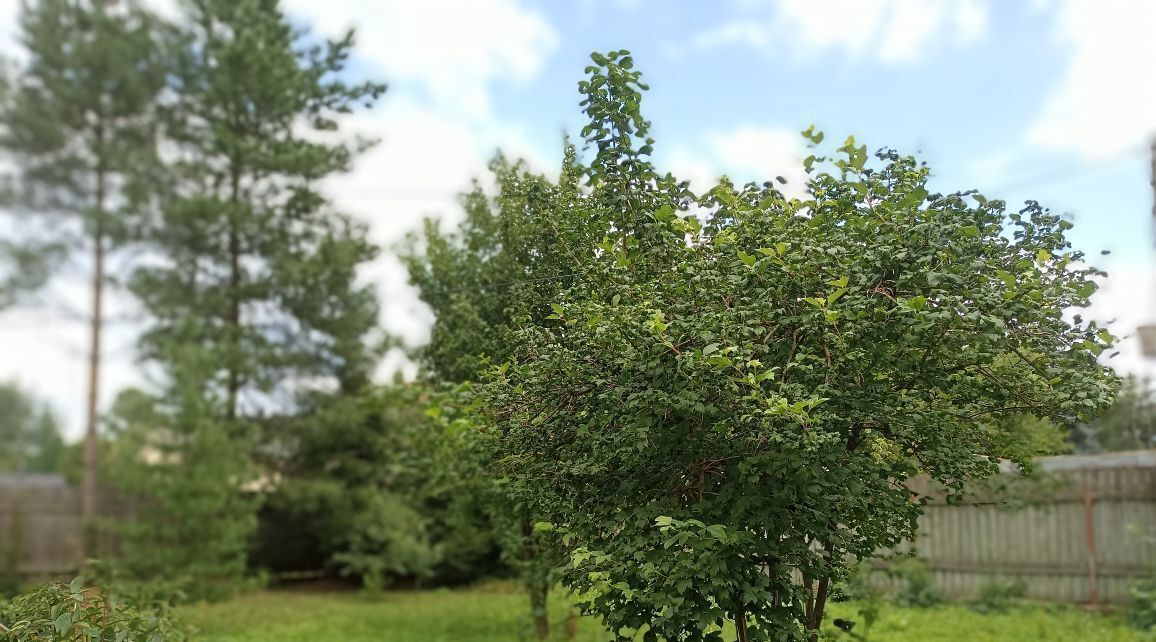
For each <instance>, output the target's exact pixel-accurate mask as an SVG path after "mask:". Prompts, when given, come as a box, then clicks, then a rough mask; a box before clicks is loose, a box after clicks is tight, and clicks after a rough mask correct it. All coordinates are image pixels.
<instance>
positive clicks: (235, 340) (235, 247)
mask: <svg viewBox="0 0 1156 642" xmlns="http://www.w3.org/2000/svg"><path fill="white" fill-rule="evenodd" d="M231 172H232V183H231V185H230V188H231V191H230V201H231V203H230V204H231V210H230V212H229V318H228V324H229V328H228V333H229V337H230V341H229V343H228V348H229V350H230V352H231V354H228V355H226V359H225V362H226V364H227V365H226V367H227V368H228V370H229V374H228V382H227V383H226V387H227V392H226V395H227V399H226V406H225V417H226V418H227V419H229V420H230V421H232V420H233V419H235V418H236V417H237V396H238V395H239V394H240V390H241V373H240V372H238V371H237V368H238V365H237V362H238V354H237V353H238V352H239V350H240V342H241V293H240V289H241V240H240V234H239V233H238V231H237V225H238V223H239V221H238V220H237V219H238V218H239V216H238V214H237V208H238V207H239V204H240V202H241V170H240V168H239V167H237V165H236V164H234V166H233V168H232V170H231Z"/></svg>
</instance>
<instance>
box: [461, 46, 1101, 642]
mask: <svg viewBox="0 0 1156 642" xmlns="http://www.w3.org/2000/svg"><path fill="white" fill-rule="evenodd" d="M593 59H594V65H593V66H591V67H590V68H588V70H587V71H588V73H589V76H588V78H587V79H586V80H584V81H583V82H581V83H580V85H579V86H580V90H581V92H582V93H583V96H584V101H583V107H584V109H585V112H586V114H587V116H588V117H589V124H588V125H587V126H586V127H585V128H584V130H583V135H584V136H585V137H586V139H587V142H588V143H589V144H590V146H591V147H592V149H593V150H594V155H593V158H591V159H590V161H589V164H588V167H587V171H586V175H587V179H588V184H589V186H590V193H589V196H588V197H587V198H585V199H583V205H582V206H581V207H582V209H583V214H582V216H580V217H579V218H582V219H586V220H591V219H592V220H595V221H598V223H599V224H600V226H601V234H600V235H599V236H600V237H601V238H602V240H601V241H600V242H598V243H592V244H589V245H586V246H581V247H573V248H572V250H573V251H575V252H578V253H580V254H579V256H581V257H583V263H584V265H585V266H586V271H585V272H584V274H583V275H582V277H581V278H580V279H578V280H577V281H576V282H575V283H574V284H572V285H570V286H569V287H567V288H566V289H564V290H563V291H561V292H560V293H559V294H558V298H557V300H556V301H554V302H553V304H552V305H551V310H552V317H553V319H552V321H553V323H551V324H539V323H521V324H519V326H518V327H517V328H516V329H515V330H514V334H515V336H516V341H517V345H516V350H515V352H514V356H513V358H512V359H511V362H510V363H509V364H508V365H504V366H502V367H498V368H495V369H494V370H493V371H492V372H491V374H490V377H489V379H488V381H487V382H486V383H485V384H484V385H483V386H480V387H479V388H478V397H477V399H476V404H475V406H474V408H475V412H476V414H477V418H478V421H479V422H480V425H481V429H482V431H483V432H484V434H485V435H487V436H488V438H489V446H490V447H491V448H492V453H493V454H492V456H493V458H494V459H493V460H494V461H495V462H496V464H497V465H499V466H500V469H501V470H502V472H503V473H504V474H505V475H507V476H508V478H509V479H510V481H511V488H512V490H513V492H514V493H515V496H517V497H520V498H524V500H525V501H527V502H532V503H533V504H534V505H538V506H553V507H555V509H554V510H553V511H552V514H553V515H554V516H555V519H554V520H553V523H550V524H541V525H540V526H539V529H540V530H543V531H545V532H552V533H555V534H557V535H558V538H559V539H560V540H561V541H563V542H564V543H568V544H569V545H570V547H571V559H570V564H569V565H568V567H567V568H566V570H565V574H564V577H563V579H564V581H565V582H566V583H567V584H568V585H569V586H570V587H572V588H574V589H576V591H577V594H578V596H579V600H580V603H581V604H582V605H583V607H584V608H585V609H586V610H587V611H588V612H590V613H593V614H597V615H599V616H601V618H602V619H603V621H604V623H605V624H606V626H607V627H608V628H609V630H610V631H612V632H613V633H614V634H615V635H616V636H617V637H618V639H623V640H625V639H630V638H631V637H632V636H634V635H636V634H638V633H639V632H642V637H643V639H647V640H656V639H666V640H721V639H722V636H723V627H724V625H726V624H727V623H728V622H732V623H733V624H734V626H735V629H736V631H737V639H738V640H740V641H745V640H772V639H774V640H785V639H804V638H808V637H810V638H811V639H816V638H817V636H818V631H819V629H820V625H821V623H822V621H823V616H824V611H825V608H826V601H827V598H828V595H829V592H830V587H831V585H832V582H835V581H838V580H841V579H843V578H844V577H845V576H846V574H847V571H848V568H849V565H850V564H851V563H853V562H855V561H857V560H863V559H865V558H870V557H872V556H873V555H874V554H875V552H876V551H877V550H879V549H881V548H886V547H889V546H893V545H895V544H897V543H899V542H900V541H902V540H904V539H905V538H908V537H910V536H911V535H913V533H914V530H915V527H916V518H917V517H918V515H919V513H920V503H919V502H918V501H912V498H911V496H910V494H909V491H908V490H907V489H906V488H905V486H904V485H903V483H902V480H904V479H906V478H907V477H909V476H911V475H913V474H915V473H918V472H923V473H926V474H928V475H930V476H931V477H932V478H933V479H934V480H936V481H937V482H939V483H941V484H943V485H945V486H946V487H947V488H949V489H951V490H953V491H958V490H959V489H961V488H962V485H963V484H964V482H966V481H967V480H970V479H974V478H980V477H986V476H988V475H990V474H992V473H993V472H994V470H995V467H996V464H995V463H994V456H995V455H997V454H1002V453H995V452H992V448H991V444H992V443H993V440H992V439H991V438H990V436H989V434H988V429H987V424H989V423H990V422H994V421H998V420H1000V419H1001V418H1004V417H1009V416H1012V415H1022V414H1027V415H1031V416H1036V417H1040V418H1046V419H1049V420H1052V421H1056V422H1060V423H1064V424H1068V423H1071V422H1072V421H1075V420H1078V419H1080V418H1085V417H1088V416H1090V415H1091V414H1093V413H1095V412H1096V411H1098V410H1099V409H1100V408H1102V407H1103V406H1105V405H1106V404H1107V403H1108V401H1109V400H1110V398H1111V396H1112V394H1113V390H1114V388H1115V383H1116V382H1115V379H1114V377H1113V376H1111V375H1110V373H1109V371H1107V370H1106V369H1105V368H1103V367H1102V366H1100V365H1098V364H1097V362H1096V357H1097V356H1098V355H1099V353H1100V352H1101V350H1102V349H1103V348H1105V347H1106V346H1107V345H1109V344H1111V342H1112V341H1113V337H1112V336H1111V335H1110V334H1109V333H1108V332H1106V331H1103V330H1101V329H1098V328H1096V327H1095V325H1094V324H1088V323H1085V322H1083V321H1082V319H1080V318H1079V317H1076V318H1074V320H1072V321H1068V320H1067V318H1066V316H1065V314H1064V313H1065V311H1066V310H1068V309H1069V308H1073V307H1075V308H1079V307H1082V306H1086V305H1087V304H1088V297H1089V296H1090V295H1091V294H1092V293H1093V291H1094V290H1095V288H1096V286H1095V283H1094V281H1093V277H1094V276H1096V275H1098V274H1100V273H1099V272H1098V271H1096V270H1095V269H1093V268H1091V267H1089V266H1087V265H1086V264H1085V263H1083V261H1082V259H1083V256H1082V254H1081V253H1079V252H1075V251H1072V249H1071V247H1070V245H1069V243H1068V242H1067V240H1066V239H1065V236H1064V232H1065V229H1066V228H1068V227H1069V226H1070V224H1069V223H1067V222H1066V221H1063V220H1061V219H1060V218H1059V217H1057V216H1054V215H1052V214H1050V213H1048V212H1047V211H1046V210H1044V209H1043V208H1041V207H1040V206H1039V205H1037V204H1035V203H1028V204H1027V206H1026V207H1025V208H1024V209H1023V210H1021V211H1019V212H1008V211H1007V210H1006V209H1005V206H1004V204H1003V203H1002V202H999V201H990V200H987V199H985V198H984V197H983V196H982V195H980V194H979V193H976V192H960V193H950V194H935V193H931V192H930V191H929V190H928V189H927V178H928V175H929V169H928V168H927V167H926V166H924V165H922V164H919V163H918V162H916V161H915V160H914V159H913V158H910V157H906V156H902V155H900V154H898V153H896V152H893V151H890V150H883V151H880V152H879V153H878V154H876V155H875V156H874V159H873V158H872V156H871V155H869V154H868V153H867V151H866V148H865V147H864V146H862V145H858V144H856V143H855V142H854V141H853V140H852V139H848V140H847V142H846V143H845V144H844V145H842V146H840V147H839V148H838V150H837V151H835V152H834V153H833V154H832V155H829V156H826V155H820V156H812V157H810V158H808V159H807V160H806V162H805V168H806V169H807V171H808V172H809V181H808V192H809V194H808V195H807V196H806V198H803V199H791V198H787V197H785V196H784V195H783V194H782V193H781V192H780V191H779V190H778V189H777V188H776V184H775V183H773V182H768V183H764V184H761V185H759V184H748V185H745V186H742V187H735V186H733V185H732V184H730V183H729V182H726V181H723V182H722V183H721V184H720V185H718V186H717V187H715V188H714V189H712V190H711V191H710V192H709V193H707V194H705V195H703V196H701V197H696V196H695V195H693V194H690V193H689V192H687V190H686V189H685V183H680V182H679V181H678V180H677V179H676V178H674V177H672V176H670V175H669V174H665V175H664V174H660V173H659V172H658V171H656V169H655V168H654V166H653V164H652V163H651V162H650V160H649V158H648V157H649V153H650V152H651V145H652V141H651V140H650V139H649V138H648V130H649V125H650V124H649V122H648V121H646V120H645V118H643V116H642V114H641V109H640V104H641V91H642V90H644V89H645V85H644V84H643V83H642V82H641V79H640V74H639V72H638V71H636V70H634V69H633V68H632V67H633V60H632V59H631V57H630V56H629V54H628V53H627V52H624V51H622V52H612V53H610V54H609V55H600V54H595V55H594V57H593ZM805 135H806V136H807V137H808V138H809V139H810V140H811V141H812V143H814V144H816V145H819V144H821V142H822V139H823V135H822V134H821V133H818V132H815V131H814V130H813V129H810V130H808V131H807V132H805ZM689 205H697V206H699V207H700V208H702V211H701V214H700V215H698V216H686V215H683V212H685V211H686V210H687V208H688V206H689ZM796 573H797V577H798V578H799V579H798V580H796V579H795V578H796Z"/></svg>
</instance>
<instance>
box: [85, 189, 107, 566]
mask: <svg viewBox="0 0 1156 642" xmlns="http://www.w3.org/2000/svg"><path fill="white" fill-rule="evenodd" d="M105 189H106V186H105V173H104V169H103V168H98V169H97V174H96V221H95V225H94V229H93V235H92V284H91V287H92V317H91V319H90V320H89V323H90V325H89V331H90V336H89V351H88V399H87V404H86V407H85V429H84V475H83V481H82V484H81V501H80V513H81V517H82V520H83V522H84V537H83V542H82V544H81V546H82V551H81V554H82V556H83V557H84V558H85V559H87V558H89V557H92V555H93V554H94V553H95V550H94V549H95V544H96V542H95V533H94V532H93V529H94V528H95V522H96V486H97V468H98V466H99V459H100V453H99V448H100V441H99V435H98V426H97V423H98V420H99V413H98V404H99V402H100V363H101V340H102V336H101V335H102V332H103V330H104V243H105V238H104V205H105V203H104V201H105Z"/></svg>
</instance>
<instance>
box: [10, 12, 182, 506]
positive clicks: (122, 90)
mask: <svg viewBox="0 0 1156 642" xmlns="http://www.w3.org/2000/svg"><path fill="white" fill-rule="evenodd" d="M162 34H163V30H162V29H160V28H159V24H158V22H157V20H156V19H155V18H154V17H153V16H152V14H150V13H149V12H147V11H145V10H144V9H142V8H141V7H140V5H139V4H138V3H137V2H134V1H129V2H120V3H111V2H106V1H104V0H35V1H26V2H24V3H23V4H22V11H21V15H20V38H21V44H22V45H23V48H24V54H25V56H26V60H25V61H24V62H23V64H22V65H20V67H19V69H18V72H17V74H16V76H15V77H14V78H12V79H11V80H10V81H9V82H8V83H7V86H6V87H5V91H4V92H3V97H2V98H3V100H2V102H0V150H2V151H3V153H5V154H6V155H7V156H8V158H9V159H10V160H11V161H12V164H13V167H14V172H13V175H12V176H11V177H10V178H11V179H12V180H11V184H10V186H9V188H10V189H9V190H8V194H7V196H8V197H9V198H10V203H9V205H11V206H12V208H13V211H14V212H15V213H17V214H18V215H24V214H29V213H30V214H36V215H41V216H44V217H47V218H48V219H51V234H52V236H53V239H52V240H51V241H37V240H35V239H21V240H15V241H7V242H5V244H4V246H3V247H0V249H3V250H5V252H4V253H6V254H8V255H9V256H10V257H12V258H14V260H15V265H14V268H15V270H16V274H17V278H16V279H15V283H13V284H12V285H15V286H19V287H20V288H23V289H28V288H32V287H36V286H38V285H40V284H42V283H43V282H44V281H45V280H46V279H47V276H48V273H49V268H50V267H51V266H52V264H54V263H58V262H59V261H60V256H59V255H60V253H61V252H63V251H65V250H70V251H71V250H75V251H76V252H83V253H87V254H88V255H89V256H90V259H91V272H90V275H91V286H90V291H91V296H92V307H91V314H90V319H91V320H90V326H91V337H90V344H89V363H88V391H87V406H86V416H85V421H86V428H85V442H84V443H85V452H84V460H85V466H84V482H83V501H82V508H83V513H84V515H85V517H86V518H87V519H89V520H91V519H92V518H93V517H94V516H95V507H96V469H97V447H98V436H97V425H98V420H99V416H98V415H99V409H98V407H97V403H98V398H99V392H100V365H101V343H102V340H101V337H102V334H103V326H104V293H105V287H106V284H107V282H108V277H107V271H108V270H107V267H106V265H107V260H108V255H109V253H110V252H112V251H114V250H115V249H116V248H118V247H122V246H123V245H124V244H125V243H126V242H128V241H131V240H133V238H134V236H135V234H136V230H137V228H138V227H139V218H140V216H141V213H142V204H143V203H144V202H145V201H147V200H148V198H147V196H148V194H149V193H150V191H151V188H150V185H152V184H153V183H154V182H155V175H153V174H152V173H151V169H152V168H155V167H156V162H155V152H156V129H157V122H158V121H157V112H156V105H157V97H158V95H159V93H160V91H161V89H162V88H163V87H164V84H165V77H166V65H165V61H164V59H163V50H164V48H163V47H162V46H161V43H160V42H159V38H160V37H161V35H162ZM21 229H24V230H27V229H28V226H23V225H22V226H21ZM61 239H64V240H61ZM46 250H50V251H49V252H48V253H46ZM3 298H4V297H3V290H0V299H3Z"/></svg>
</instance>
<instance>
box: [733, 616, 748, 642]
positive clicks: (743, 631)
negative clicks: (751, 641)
mask: <svg viewBox="0 0 1156 642" xmlns="http://www.w3.org/2000/svg"><path fill="white" fill-rule="evenodd" d="M735 635H736V636H737V638H736V640H737V641H738V642H747V614H746V613H744V612H742V611H739V612H737V613H735Z"/></svg>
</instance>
